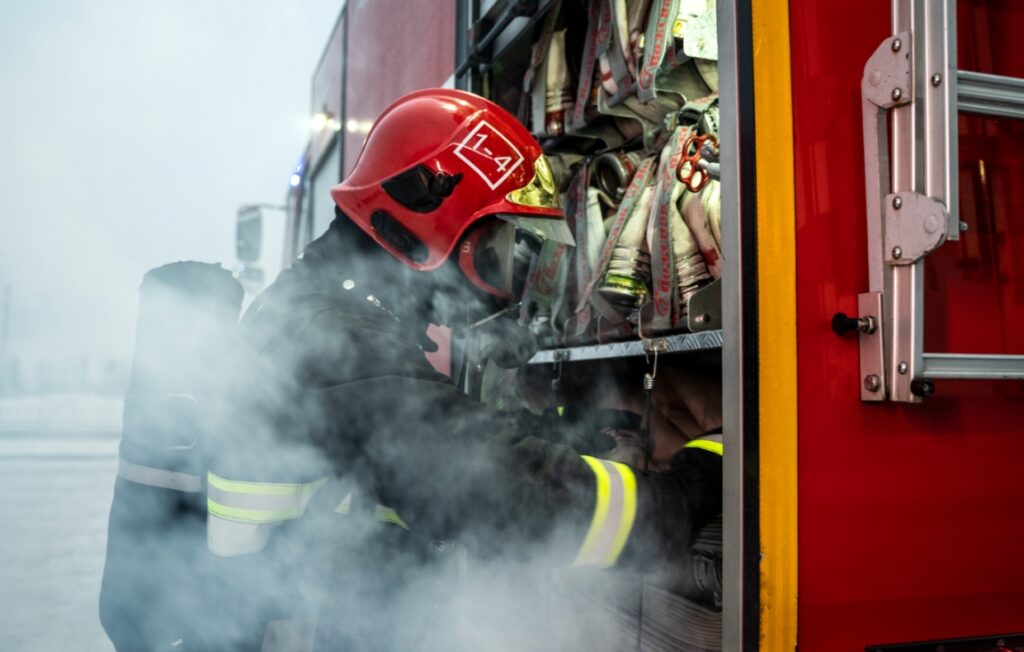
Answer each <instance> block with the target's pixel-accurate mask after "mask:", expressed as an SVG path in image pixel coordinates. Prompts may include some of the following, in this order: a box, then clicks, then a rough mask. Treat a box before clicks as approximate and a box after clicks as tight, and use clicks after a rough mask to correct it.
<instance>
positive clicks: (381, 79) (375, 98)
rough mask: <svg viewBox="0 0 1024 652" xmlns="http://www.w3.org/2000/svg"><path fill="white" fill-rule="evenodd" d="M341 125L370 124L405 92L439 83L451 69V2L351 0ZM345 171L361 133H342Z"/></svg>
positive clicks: (453, 19) (346, 172) (352, 158)
mask: <svg viewBox="0 0 1024 652" xmlns="http://www.w3.org/2000/svg"><path fill="white" fill-rule="evenodd" d="M345 12H346V19H347V20H348V63H347V67H346V70H345V120H346V123H349V122H350V121H355V122H356V123H360V122H362V123H364V124H365V123H372V122H373V120H375V119H376V118H377V116H378V115H380V113H381V111H383V110H384V109H385V108H387V106H388V105H389V104H391V103H392V102H394V101H395V100H396V99H398V98H399V97H401V96H402V95H405V94H406V93H408V92H410V91H414V90H417V89H420V88H434V87H438V86H441V85H443V84H444V83H445V81H447V80H448V78H449V77H451V75H452V73H453V72H454V71H455V3H454V2H409V1H408V0H350V1H349V3H348V6H347V8H346V10H345ZM344 133H345V150H344V151H345V165H344V170H343V172H344V174H343V175H342V176H346V175H348V173H349V171H350V170H351V169H352V166H353V165H354V164H355V162H356V158H357V157H358V156H359V150H360V148H361V147H362V144H363V139H364V137H365V135H366V134H365V133H362V132H360V131H358V130H350V129H348V128H347V127H346V129H345V131H344Z"/></svg>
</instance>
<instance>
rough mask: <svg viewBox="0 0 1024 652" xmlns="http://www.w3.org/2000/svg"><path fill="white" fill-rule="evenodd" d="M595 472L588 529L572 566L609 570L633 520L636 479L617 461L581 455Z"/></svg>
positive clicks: (631, 526) (619, 551) (624, 544)
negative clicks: (591, 515)
mask: <svg viewBox="0 0 1024 652" xmlns="http://www.w3.org/2000/svg"><path fill="white" fill-rule="evenodd" d="M582 457H583V461H584V462H586V463H587V465H588V466H589V467H590V470H591V471H593V472H594V480H595V483H596V491H595V494H596V504H595V505H594V517H593V519H592V520H591V523H590V529H589V530H588V531H587V536H586V538H585V539H584V541H583V545H582V546H581V547H580V551H579V554H577V555H576V560H575V561H574V562H573V566H597V567H599V568H608V567H609V566H612V565H613V564H615V562H616V561H617V560H618V558H619V554H621V553H622V549H623V548H624V547H625V546H626V541H627V540H628V539H629V534H630V532H631V531H632V530H633V522H634V521H635V520H636V476H634V475H633V470H632V469H630V468H629V467H628V466H626V465H625V464H620V463H619V462H609V461H608V460H599V459H597V458H595V457H590V456H589V455H583V456H582Z"/></svg>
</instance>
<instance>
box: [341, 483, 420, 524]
mask: <svg viewBox="0 0 1024 652" xmlns="http://www.w3.org/2000/svg"><path fill="white" fill-rule="evenodd" d="M334 511H336V512H337V513H339V514H346V515H347V514H348V513H349V512H351V511H352V492H351V491H350V492H348V493H347V494H345V497H344V498H342V499H341V503H340V504H339V505H338V506H337V507H335V508H334ZM373 517H374V518H375V519H376V520H378V521H380V522H382V523H391V524H392V525H397V526H398V527H401V528H405V529H406V530H408V529H409V525H408V524H407V523H406V522H405V520H404V519H402V517H401V516H399V515H398V512H396V511H395V510H394V509H393V508H391V507H388V506H387V505H381V504H380V503H378V504H377V506H376V507H374V509H373Z"/></svg>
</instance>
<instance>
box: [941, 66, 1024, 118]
mask: <svg viewBox="0 0 1024 652" xmlns="http://www.w3.org/2000/svg"><path fill="white" fill-rule="evenodd" d="M956 79H957V105H958V108H959V110H960V111H961V112H963V113H980V114H983V115H994V116H1000V117H1003V118H1021V119H1024V79H1020V78H1017V77H1003V76H1002V75H990V74H988V73H983V72H972V71H969V70H958V71H956Z"/></svg>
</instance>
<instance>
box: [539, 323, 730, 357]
mask: <svg viewBox="0 0 1024 652" xmlns="http://www.w3.org/2000/svg"><path fill="white" fill-rule="evenodd" d="M721 348H722V331H721V330H711V331H703V332H700V333H680V334H678V335H666V336H664V337H653V338H651V339H647V340H630V341H626V342H612V343H611V344H592V345H589V346H571V347H564V348H558V349H545V350H544V351H539V352H538V353H537V355H535V356H533V357H532V358H530V362H529V363H528V364H553V363H555V362H583V361H586V360H606V359H611V358H636V357H640V356H643V355H645V354H648V353H651V352H653V351H655V350H657V351H658V353H659V354H662V355H664V354H668V353H689V352H693V351H717V350H720V349H721Z"/></svg>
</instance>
